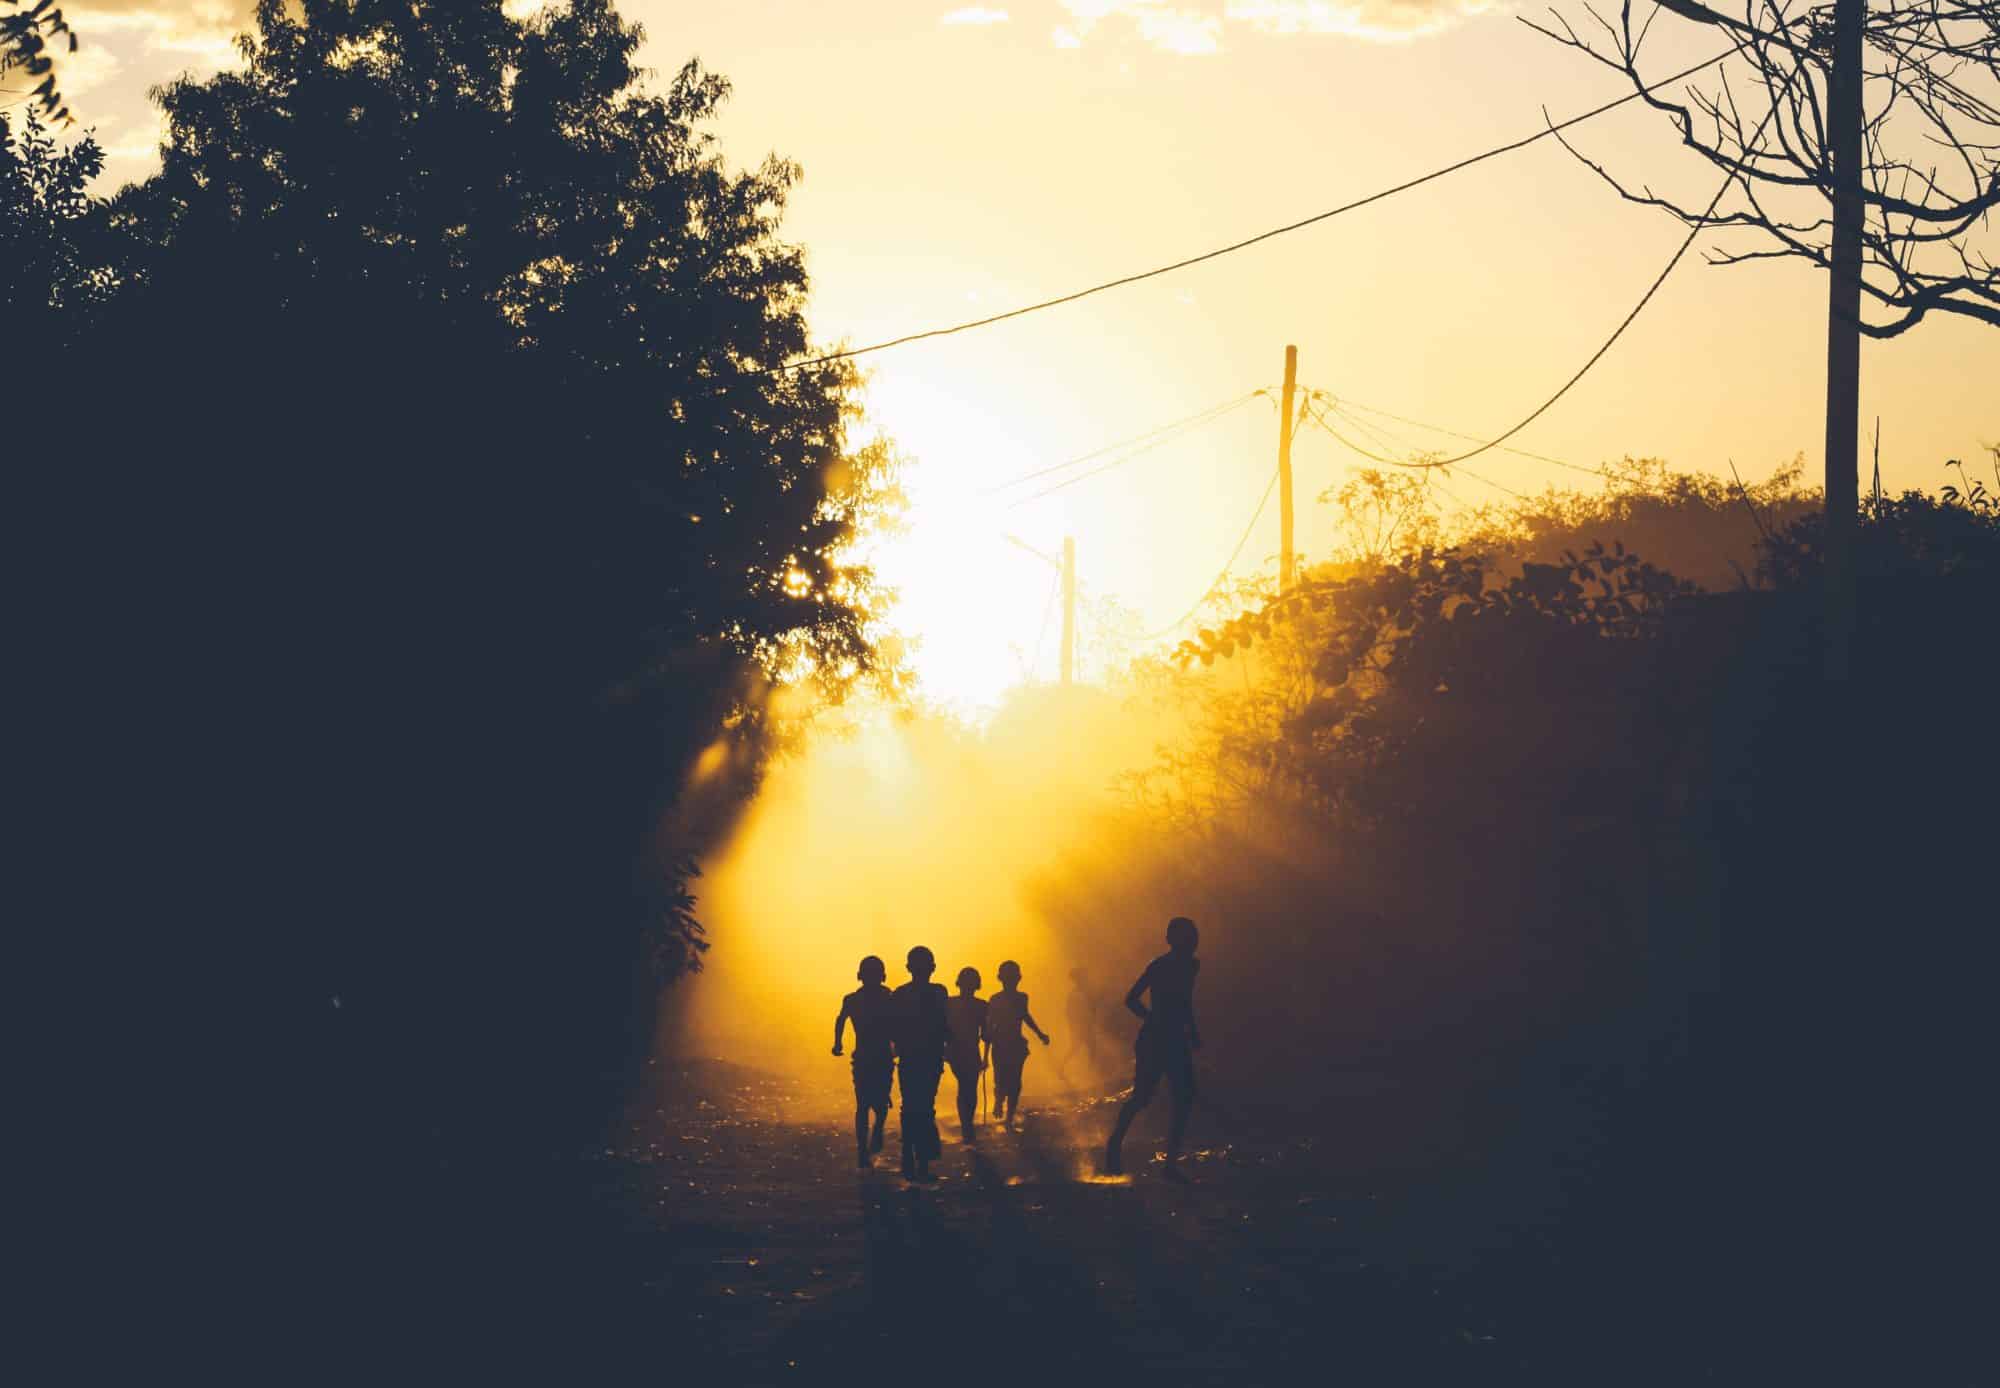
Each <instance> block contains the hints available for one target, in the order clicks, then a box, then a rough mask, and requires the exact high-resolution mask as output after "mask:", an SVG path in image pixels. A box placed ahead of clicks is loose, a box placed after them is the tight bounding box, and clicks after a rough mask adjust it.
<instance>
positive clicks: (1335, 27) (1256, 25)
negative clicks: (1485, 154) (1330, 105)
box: [1051, 0, 1509, 57]
mask: <svg viewBox="0 0 2000 1388" xmlns="http://www.w3.org/2000/svg"><path fill="white" fill-rule="evenodd" d="M1508 4H1509V0H1224V2H1223V3H1221V4H1214V3H1210V4H1202V5H1186V4H1173V3H1169V0H1063V8H1064V9H1066V10H1067V11H1068V12H1069V17H1070V22H1069V23H1068V24H1065V25H1061V26H1058V27H1057V28H1056V30H1055V31H1054V33H1053V35H1052V36H1051V37H1052V41H1053V42H1054V43H1055V46H1056V47H1058V48H1079V47H1081V46H1082V45H1083V42H1084V40H1085V39H1087V38H1089V37H1090V36H1091V34H1092V32H1093V31H1095V30H1097V29H1098V28H1099V27H1100V26H1109V25H1118V26H1122V27H1124V28H1126V29H1127V30H1129V31H1130V32H1131V33H1133V34H1135V35H1136V36H1137V37H1138V39H1139V40H1140V42H1142V43H1144V44H1147V45H1148V46H1150V47H1153V48H1157V49H1160V50H1162V51H1163V52H1167V53H1174V54H1178V55H1180V56H1182V57H1202V56H1206V55H1208V54H1212V53H1220V52H1221V51H1222V48H1223V41H1224V39H1225V38H1226V37H1227V36H1228V34H1229V32H1230V31H1231V30H1232V29H1238V30H1243V31H1247V32H1252V33H1258V34H1265V35H1270V36H1274V37H1288V36H1291V35H1296V34H1318V35H1336V36H1339V37H1343V38H1359V39H1370V40H1373V41H1376V42H1380V43H1395V42H1401V41H1403V40H1407V39H1414V38H1421V37H1423V36H1424V35H1427V34H1435V33H1440V32H1442V31H1443V30H1446V29H1449V28H1451V27H1452V26H1454V25H1456V24H1458V23H1459V22H1460V21H1461V20H1463V19H1466V18H1468V17H1471V16H1474V15H1480V14H1487V13H1492V12H1495V11H1499V10H1503V9H1505V8H1507V7H1508Z"/></svg>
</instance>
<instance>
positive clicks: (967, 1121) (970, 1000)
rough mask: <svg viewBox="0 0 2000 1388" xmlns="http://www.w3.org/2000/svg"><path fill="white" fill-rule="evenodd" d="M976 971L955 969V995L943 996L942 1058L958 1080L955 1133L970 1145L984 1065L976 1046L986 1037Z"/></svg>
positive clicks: (976, 1138) (973, 1139)
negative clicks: (945, 1041) (945, 1030)
mask: <svg viewBox="0 0 2000 1388" xmlns="http://www.w3.org/2000/svg"><path fill="white" fill-rule="evenodd" d="M978 993H979V970H977V969H973V968H965V969H960V970H959V971H958V996H957V997H955V998H946V999H945V1004H944V1011H945V1021H946V1022H947V1024H949V1026H950V1028H951V1041H950V1048H949V1049H948V1050H947V1051H946V1052H945V1058H946V1059H947V1060H948V1061H949V1062H950V1064H951V1073H952V1075H953V1077H954V1078H955V1079H957V1081H958V1134H959V1136H960V1137H961V1138H962V1139H964V1141H965V1143H966V1144H967V1145H968V1146H970V1145H972V1144H974V1143H977V1142H978V1141H979V1133H978V1129H977V1127H976V1126H975V1125H976V1123H977V1120H978V1117H979V1072H980V1071H982V1070H984V1069H985V1068H986V1061H985V1058H984V1057H982V1056H981V1055H980V1054H979V1047H980V1044H981V1043H982V1042H984V1041H985V1040H986V1001H985V999H983V998H981V997H979V996H978Z"/></svg>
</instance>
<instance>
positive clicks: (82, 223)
mask: <svg viewBox="0 0 2000 1388" xmlns="http://www.w3.org/2000/svg"><path fill="white" fill-rule="evenodd" d="M103 167H104V151H103V150H102V149H101V148H99V146H98V144H97V142H96V141H95V140H92V139H90V138H88V137H86V138H84V139H82V140H79V141H77V142H76V143H75V144H73V145H71V146H70V147H68V148H67V149H65V148H62V147H60V146H58V145H57V143H56V142H55V140H54V139H52V138H51V137H50V135H49V134H48V131H47V128H46V127H45V126H44V125H43V124H42V122H41V118H40V117H39V116H38V115H37V114H36V113H35V112H34V111H33V110H30V111H28V112H27V113H26V115H25V116H24V117H23V119H22V120H21V122H20V127H19V129H18V130H17V129H16V128H15V126H14V124H13V123H12V122H11V121H10V120H9V119H8V118H7V117H6V116H4V115H0V316H4V317H5V319H6V321H7V323H8V325H9V327H10V328H12V329H13V330H14V332H15V333H16V334H18V335H20V337H21V339H22V340H23V341H25V342H27V343H31V344H34V345H35V346H37V347H39V348H46V347H47V346H48V345H49V338H48V336H47V335H49V334H58V335H61V334H67V333H68V332H70V331H73V330H74V328H75V327H76V325H77V324H78V323H79V321H80V320H82V319H84V318H86V317H87V316H88V315H89V313H90V312H91V311H92V309H93V308H94V307H95V305H96V302H97V301H98V300H99V299H101V298H102V296H103V294H104V292H105V289H106V287H107V286H106V285H105V283H104V277H103V275H102V273H101V272H100V270H99V268H98V267H96V266H94V265H93V264H92V257H91V254H90V252H89V250H88V249H87V246H88V228H87V225H86V224H87V222H88V220H89V213H90V196H89V187H90V181H91V180H92V179H93V178H95V177H96V176H97V175H98V173H99V172H100V171H101V170H102V169H103Z"/></svg>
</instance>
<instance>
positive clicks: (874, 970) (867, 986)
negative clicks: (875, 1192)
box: [833, 954, 896, 1171]
mask: <svg viewBox="0 0 2000 1388" xmlns="http://www.w3.org/2000/svg"><path fill="white" fill-rule="evenodd" d="M854 976H855V978H856V979H858V980H860V983H861V986H860V987H859V988H856V989H855V990H854V991H853V992H851V993H849V994H848V995H847V996H846V997H844V998H842V999H841V1000H840V1015H839V1016H838V1017H835V1018H834V1019H833V1053H834V1054H835V1055H839V1054H840V1038H841V1033H842V1032H843V1031H844V1030H845V1029H846V1027H847V1024H848V1023H849V1022H852V1023H854V1164H855V1165H856V1166H858V1167H860V1168H862V1169H863V1170H864V1171H865V1170H866V1169H867V1168H868V1167H869V1166H870V1165H871V1163H870V1161H869V1157H870V1155H871V1154H872V1153H875V1152H879V1151H881V1150H882V1125H883V1124H884V1123H885V1122H887V1121H888V1119H889V1080H890V1078H891V1077H892V1076H893V1075H894V1074H895V1071H896V1055H895V1052H894V1050H892V1049H891V1046H890V1034H889V1032H890V1026H889V1007H890V1003H889V1000H890V999H891V998H892V997H894V996H895V994H893V993H891V992H890V991H889V990H888V989H887V988H885V987H883V986H882V980H884V979H885V978H887V977H888V976H889V971H888V969H887V968H885V967H884V966H883V963H882V961H881V960H880V959H877V958H876V957H875V956H874V955H872V954H871V955H869V956H868V957H867V958H866V959H864V960H862V961H861V967H860V968H858V969H856V970H855V972H854ZM871 1115H872V1116H873V1118H874V1128H873V1131H872V1132H871V1131H870V1127H869V1118H870V1116H871Z"/></svg>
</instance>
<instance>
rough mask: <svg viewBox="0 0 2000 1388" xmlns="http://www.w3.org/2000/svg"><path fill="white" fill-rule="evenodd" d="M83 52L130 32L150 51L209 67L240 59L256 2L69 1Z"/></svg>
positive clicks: (69, 9)
mask: <svg viewBox="0 0 2000 1388" xmlns="http://www.w3.org/2000/svg"><path fill="white" fill-rule="evenodd" d="M64 8H65V9H66V10H67V11H68V19H69V24H70V28H72V29H74V30H75V31H76V35H77V44H78V51H79V53H80V52H81V51H82V50H83V49H84V48H87V47H89V45H90V43H91V41H92V40H93V39H96V38H100V37H101V38H102V39H103V40H104V41H106V42H110V41H113V40H115V39H119V38H123V37H126V36H131V37H133V38H136V39H137V40H138V41H139V43H140V45H141V47H142V48H143V49H144V50H145V51H146V52H150V53H169V54H176V55H179V56H182V57H186V58H190V59H194V60H196V61H198V62H200V63H202V64H205V65H207V66H209V67H222V66H225V65H227V64H229V63H232V62H234V61H235V60H236V56H237V54H236V36H237V35H238V34H241V33H243V32H245V31H246V30H248V29H249V28H250V27H251V23H252V20H251V12H252V11H253V10H254V9H255V8H256V6H255V4H254V0H86V3H85V4H82V5H67V6H65V7H64Z"/></svg>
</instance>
